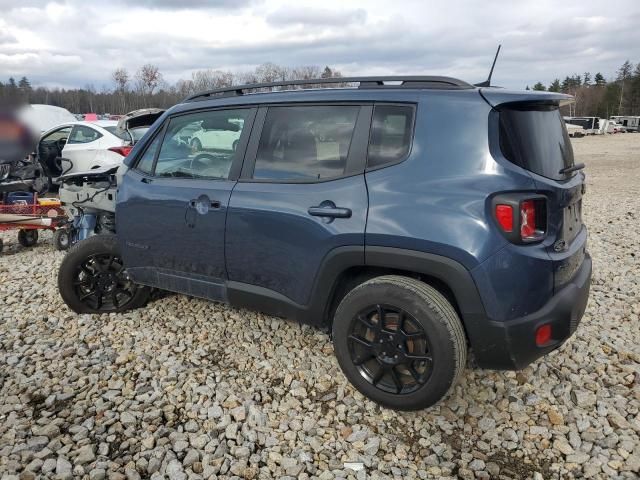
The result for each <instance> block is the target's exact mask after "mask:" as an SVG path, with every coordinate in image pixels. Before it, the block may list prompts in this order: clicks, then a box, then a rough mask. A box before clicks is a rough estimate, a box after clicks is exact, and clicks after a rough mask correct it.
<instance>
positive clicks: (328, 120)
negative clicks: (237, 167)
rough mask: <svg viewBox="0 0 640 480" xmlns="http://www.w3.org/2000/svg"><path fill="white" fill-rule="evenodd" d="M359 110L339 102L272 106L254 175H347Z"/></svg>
mask: <svg viewBox="0 0 640 480" xmlns="http://www.w3.org/2000/svg"><path fill="white" fill-rule="evenodd" d="M359 110H360V107H358V106H338V105H327V106H299V107H298V106H296V107H272V108H269V111H268V112H267V117H266V119H265V123H264V127H263V129H262V135H261V137H260V143H259V147H258V153H257V156H256V164H255V169H254V172H253V178H255V179H262V180H276V181H287V180H291V181H296V180H303V181H305V180H306V181H308V180H320V179H326V178H335V177H339V176H341V175H343V174H344V171H345V167H346V165H347V157H348V155H349V147H350V146H351V138H352V137H353V131H354V129H355V125H356V119H357V118H358V112H359Z"/></svg>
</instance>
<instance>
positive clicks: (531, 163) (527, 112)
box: [500, 105, 575, 180]
mask: <svg viewBox="0 0 640 480" xmlns="http://www.w3.org/2000/svg"><path fill="white" fill-rule="evenodd" d="M500 148H501V150H502V154H503V155H504V156H505V157H506V158H507V160H509V161H510V162H511V163H514V164H516V165H518V166H520V167H522V168H524V169H526V170H529V171H530V172H533V173H537V174H538V175H542V176H543V177H547V178H551V179H554V180H564V179H566V178H569V176H571V175H573V174H575V173H569V174H561V173H560V170H562V169H563V168H565V167H570V166H572V165H573V164H574V160H573V148H572V147H571V140H570V139H569V134H568V133H567V129H566V127H565V125H564V121H563V120H562V117H561V116H560V110H559V109H558V108H557V107H546V106H545V107H532V106H530V105H529V106H523V107H511V108H502V109H500Z"/></svg>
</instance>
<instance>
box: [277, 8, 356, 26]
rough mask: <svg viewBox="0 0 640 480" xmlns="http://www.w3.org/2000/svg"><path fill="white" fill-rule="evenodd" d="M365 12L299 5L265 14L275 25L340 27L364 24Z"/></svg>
mask: <svg viewBox="0 0 640 480" xmlns="http://www.w3.org/2000/svg"><path fill="white" fill-rule="evenodd" d="M366 18H367V12H366V11H365V10H364V9H362V8H356V9H352V10H342V9H340V10H329V9H321V8H314V7H309V8H304V7H300V6H295V7H283V8H280V9H278V10H276V11H274V12H273V13H270V14H269V15H267V23H269V24H271V25H274V26H276V27H284V26H290V25H296V24H299V25H323V26H330V27H341V26H344V25H351V24H353V23H358V24H364V23H365V20H366Z"/></svg>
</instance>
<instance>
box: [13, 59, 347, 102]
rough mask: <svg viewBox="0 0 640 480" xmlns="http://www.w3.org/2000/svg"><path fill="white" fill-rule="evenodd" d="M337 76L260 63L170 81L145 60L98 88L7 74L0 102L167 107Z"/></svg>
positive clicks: (324, 70)
mask: <svg viewBox="0 0 640 480" xmlns="http://www.w3.org/2000/svg"><path fill="white" fill-rule="evenodd" d="M340 77H342V74H341V73H340V72H339V71H338V70H336V69H335V68H331V67H329V66H326V67H324V68H322V67H320V66H317V65H306V66H299V67H293V68H290V67H285V66H281V65H276V64H274V63H264V64H262V65H260V66H258V67H256V68H255V69H254V70H251V71H245V72H231V71H225V70H214V69H207V70H198V71H195V72H193V73H192V75H191V78H189V79H181V80H178V81H177V82H175V83H174V84H169V83H168V82H167V81H165V79H164V77H163V75H162V73H161V72H160V69H159V68H158V67H157V66H155V65H152V64H147V65H143V66H141V67H140V68H139V69H138V70H137V71H136V72H135V73H133V74H132V73H130V72H129V71H128V70H127V69H126V68H123V67H121V68H117V69H116V70H114V71H113V72H112V74H111V79H110V80H111V86H107V85H105V86H103V87H102V88H101V89H100V90H99V91H98V90H97V89H96V88H95V87H94V86H93V85H86V86H85V87H84V88H74V89H64V88H47V87H42V86H39V87H35V86H33V85H32V84H31V82H30V81H29V79H28V78H27V77H26V76H23V77H22V78H20V80H18V81H16V80H15V79H14V78H9V80H8V81H7V82H6V83H3V82H0V103H2V101H3V100H4V101H5V103H7V102H13V103H17V102H27V103H41V104H47V105H55V106H58V107H63V108H66V109H67V110H69V111H70V112H73V113H89V112H92V113H100V114H104V113H110V114H124V113H127V112H130V111H132V110H136V109H139V108H147V107H158V108H169V107H171V106H173V105H175V104H176V103H179V102H180V101H182V100H183V99H184V98H186V97H187V96H189V95H193V94H194V93H197V92H201V91H204V90H212V89H215V88H221V87H229V86H232V85H242V84H248V83H263V82H275V81H285V80H308V79H313V78H340Z"/></svg>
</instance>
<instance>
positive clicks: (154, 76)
mask: <svg viewBox="0 0 640 480" xmlns="http://www.w3.org/2000/svg"><path fill="white" fill-rule="evenodd" d="M161 81H162V74H161V73H160V70H159V69H158V67H157V66H155V65H152V64H151V63H147V64H146V65H143V66H142V67H140V70H138V71H137V72H136V85H137V88H138V91H139V92H140V93H142V94H143V95H153V91H154V90H155V89H156V87H157V86H158V85H159V84H160V82H161Z"/></svg>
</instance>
